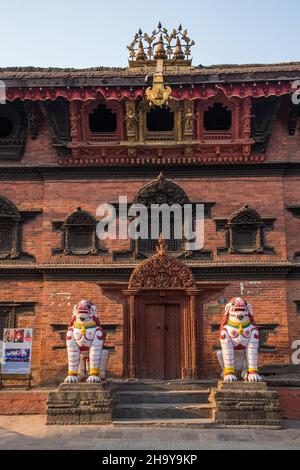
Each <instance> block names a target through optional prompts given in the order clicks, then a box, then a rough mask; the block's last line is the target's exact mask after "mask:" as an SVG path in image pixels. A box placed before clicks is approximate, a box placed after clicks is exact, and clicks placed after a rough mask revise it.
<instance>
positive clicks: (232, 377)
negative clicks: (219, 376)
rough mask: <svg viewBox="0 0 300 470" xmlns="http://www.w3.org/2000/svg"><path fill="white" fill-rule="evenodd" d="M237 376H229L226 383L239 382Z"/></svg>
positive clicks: (225, 379)
mask: <svg viewBox="0 0 300 470" xmlns="http://www.w3.org/2000/svg"><path fill="white" fill-rule="evenodd" d="M237 381H238V380H237V376H236V375H233V374H231V375H227V376H226V377H225V378H224V382H237Z"/></svg>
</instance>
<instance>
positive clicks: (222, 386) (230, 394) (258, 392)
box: [210, 382, 281, 426]
mask: <svg viewBox="0 0 300 470" xmlns="http://www.w3.org/2000/svg"><path fill="white" fill-rule="evenodd" d="M210 402H211V403H212V406H213V418H214V422H215V424H223V425H229V426H230V425H231V426H281V411H280V405H279V400H278V395H277V392H273V391H269V390H268V387H267V384H266V383H264V382H261V383H250V382H237V383H226V382H219V383H218V388H217V389H213V390H212V392H211V396H210Z"/></svg>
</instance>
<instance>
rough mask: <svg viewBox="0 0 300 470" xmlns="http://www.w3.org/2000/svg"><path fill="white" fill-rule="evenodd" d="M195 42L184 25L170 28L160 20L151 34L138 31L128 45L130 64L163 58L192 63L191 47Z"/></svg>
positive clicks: (145, 62) (170, 60)
mask: <svg viewBox="0 0 300 470" xmlns="http://www.w3.org/2000/svg"><path fill="white" fill-rule="evenodd" d="M194 45H195V42H194V41H192V40H191V38H190V37H189V36H188V31H187V30H186V29H185V30H183V27H182V25H179V27H178V28H177V29H176V28H173V29H172V30H170V31H169V30H168V29H167V28H164V27H163V26H162V24H161V23H160V22H159V24H158V26H157V28H156V29H155V30H154V31H152V33H151V34H148V33H143V31H142V30H141V29H139V31H138V32H137V33H136V35H135V36H134V39H133V41H132V43H131V44H130V45H129V46H127V48H128V50H129V64H130V66H136V65H138V64H141V63H142V62H143V63H144V64H145V65H147V63H148V65H149V62H150V63H151V62H153V61H155V60H159V59H162V60H164V61H169V62H173V63H174V62H179V61H181V62H182V63H181V64H180V65H191V48H192V46H194Z"/></svg>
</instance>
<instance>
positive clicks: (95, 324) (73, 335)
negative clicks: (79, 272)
mask: <svg viewBox="0 0 300 470" xmlns="http://www.w3.org/2000/svg"><path fill="white" fill-rule="evenodd" d="M103 343H104V332H103V329H102V328H101V323H100V319H99V317H98V312H97V307H96V306H95V305H94V304H93V303H92V302H90V301H88V300H81V302H79V304H78V305H75V307H74V309H73V317H72V321H71V323H70V325H69V329H68V332H67V349H68V361H69V371H68V377H67V378H66V379H65V383H69V384H71V383H77V382H78V381H79V378H81V380H83V379H84V378H85V375H86V372H88V379H87V382H88V383H99V382H100V380H101V378H104V377H105V369H106V366H107V362H108V352H107V351H105V350H103ZM86 366H87V367H86ZM100 376H101V378H100Z"/></svg>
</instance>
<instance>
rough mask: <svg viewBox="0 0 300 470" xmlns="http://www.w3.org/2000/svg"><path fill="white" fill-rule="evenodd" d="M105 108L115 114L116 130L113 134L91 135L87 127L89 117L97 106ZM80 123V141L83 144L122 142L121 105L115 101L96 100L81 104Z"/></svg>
mask: <svg viewBox="0 0 300 470" xmlns="http://www.w3.org/2000/svg"><path fill="white" fill-rule="evenodd" d="M101 105H103V106H106V108H107V109H108V110H110V111H112V112H113V113H114V114H116V119H117V128H116V131H115V132H108V133H104V132H103V133H102V132H101V133H93V132H91V130H90V126H89V115H90V114H91V113H92V112H93V111H96V110H97V109H98V107H99V106H101ZM81 121H82V140H83V141H84V142H93V143H95V144H96V143H117V142H120V141H122V138H123V119H122V105H121V103H119V102H118V101H116V100H111V101H105V100H96V101H89V102H87V103H83V105H82V110H81Z"/></svg>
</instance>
